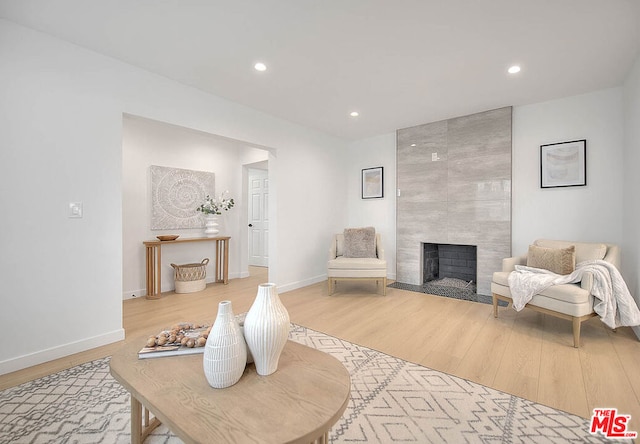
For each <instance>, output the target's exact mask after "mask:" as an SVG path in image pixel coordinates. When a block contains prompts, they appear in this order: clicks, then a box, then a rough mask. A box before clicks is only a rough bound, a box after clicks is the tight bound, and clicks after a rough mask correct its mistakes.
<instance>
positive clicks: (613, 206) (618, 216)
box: [348, 67, 640, 279]
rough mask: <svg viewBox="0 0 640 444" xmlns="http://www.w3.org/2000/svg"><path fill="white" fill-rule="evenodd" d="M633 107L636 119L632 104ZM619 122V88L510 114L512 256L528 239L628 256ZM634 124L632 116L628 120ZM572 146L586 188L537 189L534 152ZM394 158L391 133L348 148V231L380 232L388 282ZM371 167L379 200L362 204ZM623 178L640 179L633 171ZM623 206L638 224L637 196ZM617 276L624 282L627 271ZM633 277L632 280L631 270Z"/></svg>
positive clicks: (393, 247)
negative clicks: (582, 164)
mask: <svg viewBox="0 0 640 444" xmlns="http://www.w3.org/2000/svg"><path fill="white" fill-rule="evenodd" d="M637 70H638V68H637V67H636V74H635V75H636V76H637V75H638V74H637ZM636 82H638V80H637V79H636ZM635 88H638V85H637V84H636V86H635ZM636 94H637V91H636ZM635 107H636V108H635V109H636V113H637V112H638V110H637V108H638V107H640V105H638V103H637V100H636V103H635ZM623 121H624V119H623V106H622V90H621V89H620V88H613V89H607V90H602V91H596V92H593V93H590V94H585V95H580V96H574V97H568V98H564V99H560V100H554V101H549V102H544V103H538V104H533V105H527V106H517V107H514V109H513V167H512V168H513V189H512V193H513V195H512V211H513V214H512V252H513V254H522V253H525V252H526V250H527V248H528V245H529V244H530V243H531V241H532V240H534V239H537V238H540V237H549V238H555V239H571V240H583V241H600V242H605V241H606V242H613V243H618V244H621V245H623V244H624V245H623V255H624V257H626V254H627V249H628V247H627V245H626V243H624V242H623V233H622V214H623V213H624V212H625V211H627V208H628V206H629V205H624V204H623V198H622V189H623V181H622V180H623V179H622V171H623V165H624V161H623V146H624V143H623ZM627 121H628V124H627V126H630V125H631V123H630V122H629V119H627ZM637 121H638V117H636V118H635V120H633V122H637ZM635 127H640V125H635ZM576 139H587V186H586V187H570V188H550V189H542V188H540V145H543V144H546V143H553V142H562V141H568V140H576ZM634 140H635V143H636V144H638V143H639V141H640V136H638V135H637V131H636V136H635V139H634ZM395 156H396V140H395V133H394V134H387V135H382V136H379V137H375V138H371V139H367V140H360V141H356V142H352V143H350V144H349V164H350V171H349V173H348V180H349V183H348V195H349V224H350V225H351V226H360V225H369V224H374V225H376V227H380V228H379V229H380V230H381V231H382V232H383V233H384V234H385V250H386V252H388V253H391V254H392V256H391V259H392V262H391V261H390V263H389V271H390V277H391V273H393V274H394V275H395V250H396V243H395V201H396V198H395V194H394V193H395V163H396V157H395ZM636 156H637V150H636ZM635 162H636V163H635V164H634V163H633V162H631V164H630V163H629V162H627V163H626V165H627V169H633V168H634V166H633V165H635V166H637V162H638V159H637V157H636V158H635ZM374 166H384V167H385V198H384V199H370V200H362V199H361V198H360V191H359V190H360V189H359V186H360V176H359V174H360V170H361V169H362V168H369V167H374ZM627 175H632V176H634V177H635V180H638V179H637V177H638V175H637V174H635V172H634V173H633V174H627ZM636 185H637V184H636ZM627 189H637V187H634V188H632V187H631V186H628V187H627ZM634 199H635V200H634ZM626 201H627V203H628V202H634V205H635V208H636V210H635V211H636V213H635V214H636V217H637V218H640V215H638V214H637V204H635V202H636V201H637V198H635V195H633V196H632V195H631V194H630V193H629V195H628V196H627V199H626ZM628 224H629V226H630V230H637V228H636V227H637V226H639V225H638V223H637V219H634V220H633V221H630V222H629V223H628ZM636 234H637V233H636ZM625 237H626V236H625ZM623 269H624V270H623V273H624V272H625V271H626V274H627V275H630V273H631V269H629V268H626V267H623ZM633 270H636V271H634V277H635V276H637V267H636V268H634V269H633ZM636 279H637V277H636Z"/></svg>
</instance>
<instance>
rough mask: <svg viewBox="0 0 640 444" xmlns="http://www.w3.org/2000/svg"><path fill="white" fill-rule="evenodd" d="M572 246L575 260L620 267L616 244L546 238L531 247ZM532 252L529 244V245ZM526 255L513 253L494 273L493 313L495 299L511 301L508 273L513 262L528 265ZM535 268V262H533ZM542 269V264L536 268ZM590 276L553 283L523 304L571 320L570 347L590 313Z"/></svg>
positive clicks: (592, 314)
mask: <svg viewBox="0 0 640 444" xmlns="http://www.w3.org/2000/svg"><path fill="white" fill-rule="evenodd" d="M571 246H574V247H575V263H576V264H577V263H580V262H583V261H589V260H604V261H607V262H609V263H611V264H613V265H614V266H615V267H616V268H619V267H620V248H619V247H618V246H617V245H613V244H605V243H587V242H569V241H558V240H549V239H538V240H536V241H535V242H534V243H533V247H541V248H543V249H551V250H552V249H564V248H567V247H571ZM530 251H531V247H530ZM528 259H530V258H528V255H527V254H524V255H522V256H516V257H511V258H506V259H503V260H502V271H498V272H495V273H493V279H492V282H491V292H492V294H493V314H494V317H498V301H504V302H507V303H509V304H511V303H512V302H513V301H512V297H511V290H510V288H509V282H508V279H509V274H510V273H511V272H512V271H513V270H514V269H515V266H516V265H527V262H528ZM533 266H535V267H538V265H533ZM539 268H544V267H539ZM592 286H593V275H592V274H590V273H585V275H584V276H583V278H582V281H581V282H579V283H577V284H562V285H553V286H551V287H549V288H547V289H545V290H544V291H542V292H540V293H539V294H536V295H534V296H533V298H532V299H531V301H529V303H528V304H526V305H525V307H527V308H530V309H533V310H536V311H538V312H541V313H545V314H549V315H551V316H556V317H559V318H562V319H567V320H570V321H572V323H573V346H574V347H579V345H580V324H581V323H582V322H583V321H586V320H587V319H590V318H591V317H593V316H596V313H595V311H594V310H593V306H594V297H593V295H592V294H591V289H592Z"/></svg>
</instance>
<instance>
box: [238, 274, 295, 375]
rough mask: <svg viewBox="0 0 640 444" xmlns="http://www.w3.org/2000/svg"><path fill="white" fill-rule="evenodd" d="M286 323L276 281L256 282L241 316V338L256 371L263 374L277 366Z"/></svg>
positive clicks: (286, 330)
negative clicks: (244, 316) (267, 282)
mask: <svg viewBox="0 0 640 444" xmlns="http://www.w3.org/2000/svg"><path fill="white" fill-rule="evenodd" d="M290 325H291V324H290V320H289V313H288V312H287V309H286V308H285V306H284V305H283V304H282V302H281V301H280V297H279V296H278V291H277V289H276V284H260V285H259V286H258V294H257V295H256V299H255V301H254V302H253V305H252V306H251V308H250V309H249V312H248V313H247V317H246V318H245V320H244V338H245V340H246V342H247V345H248V346H249V350H250V351H251V355H252V356H253V362H254V363H255V365H256V372H257V373H258V374H259V375H262V376H267V375H270V374H271V373H273V372H275V371H276V370H277V369H278V361H279V360H280V354H281V353H282V349H283V348H284V346H285V344H286V343H287V339H288V337H289V329H290Z"/></svg>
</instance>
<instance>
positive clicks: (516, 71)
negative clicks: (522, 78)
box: [507, 65, 520, 74]
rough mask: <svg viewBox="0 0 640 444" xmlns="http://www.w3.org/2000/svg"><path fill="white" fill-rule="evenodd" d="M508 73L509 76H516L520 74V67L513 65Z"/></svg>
mask: <svg viewBox="0 0 640 444" xmlns="http://www.w3.org/2000/svg"><path fill="white" fill-rule="evenodd" d="M507 71H509V74H516V73H519V72H520V67H519V66H518V65H513V66H511V67H509V69H508V70H507Z"/></svg>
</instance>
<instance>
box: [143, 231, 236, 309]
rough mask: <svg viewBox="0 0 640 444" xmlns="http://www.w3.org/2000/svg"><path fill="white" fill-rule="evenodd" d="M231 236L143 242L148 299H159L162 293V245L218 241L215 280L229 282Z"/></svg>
mask: <svg viewBox="0 0 640 444" xmlns="http://www.w3.org/2000/svg"><path fill="white" fill-rule="evenodd" d="M229 239H231V237H229V236H222V237H192V238H186V239H176V240H172V241H160V240H152V241H145V242H143V244H144V246H145V248H146V250H147V254H146V258H147V296H146V298H147V299H159V298H160V293H162V289H161V282H162V271H161V268H162V245H165V244H180V243H184V242H206V241H215V243H216V251H215V253H216V257H215V259H216V280H215V282H222V283H223V284H228V283H229Z"/></svg>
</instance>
